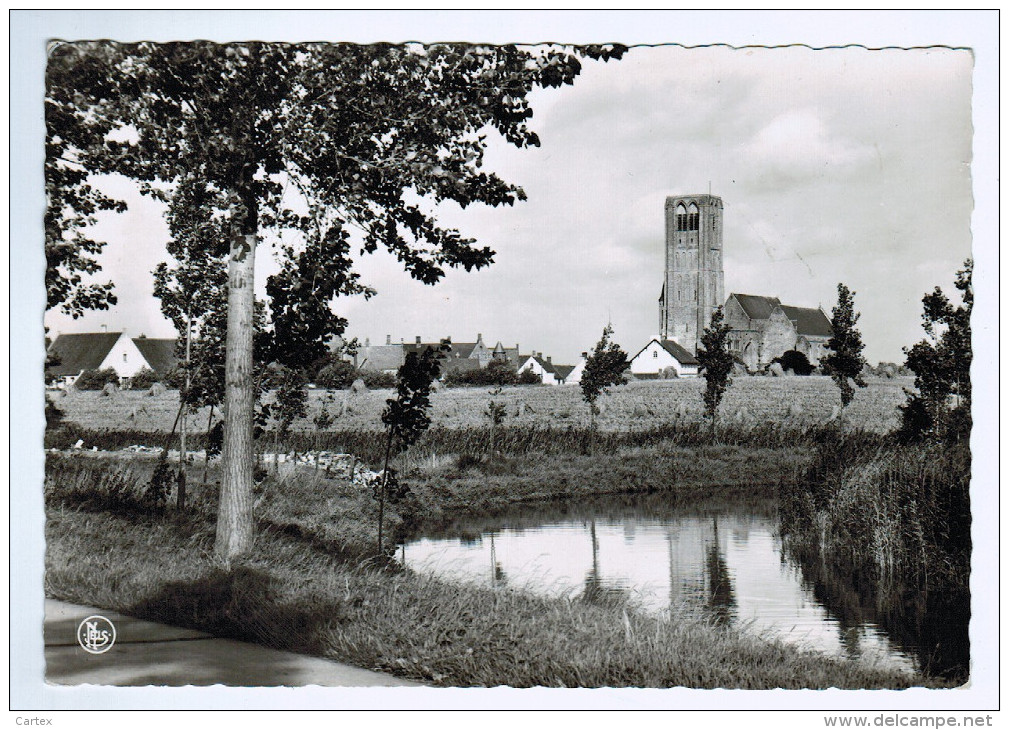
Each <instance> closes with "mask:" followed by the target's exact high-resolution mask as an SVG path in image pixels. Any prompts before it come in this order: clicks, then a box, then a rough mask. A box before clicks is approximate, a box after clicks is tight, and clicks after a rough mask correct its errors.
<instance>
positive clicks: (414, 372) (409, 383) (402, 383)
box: [375, 342, 451, 553]
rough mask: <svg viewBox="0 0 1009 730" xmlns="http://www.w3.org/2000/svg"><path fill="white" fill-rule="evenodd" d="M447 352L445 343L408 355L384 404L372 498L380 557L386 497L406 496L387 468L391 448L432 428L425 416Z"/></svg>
mask: <svg viewBox="0 0 1009 730" xmlns="http://www.w3.org/2000/svg"><path fill="white" fill-rule="evenodd" d="M450 349H451V347H450V346H449V344H448V343H447V342H442V343H441V345H440V346H439V347H437V348H435V347H426V348H424V350H423V351H422V352H421V353H420V354H418V353H416V352H408V353H407V354H406V360H405V361H404V363H403V364H402V365H400V366H399V370H398V371H397V372H396V397H395V398H389V399H387V400H386V401H385V403H386V407H385V410H384V411H382V423H384V424H385V425H386V442H385V461H384V463H383V466H382V479H381V481H380V482H379V485H378V489H377V494H376V495H375V496H376V498H377V499H378V552H379V553H381V552H382V522H383V518H384V516H385V501H386V499H387V498H389V497H392V498H393V499H398V498H400V497H402V496H404V495H405V494H406V490H405V487H404V486H402V485H400V483H399V480H398V479H397V478H396V475H395V472H394V471H393V470H392V469H391V468H390V467H389V459H390V457H391V456H392V447H393V444H394V443H398V445H399V447H400V448H403V449H405V448H407V447H409V446H410V445H411V444H413V442H414V441H416V440H417V439H418V438H420V436H421V434H423V433H424V432H425V431H426V430H427V428H428V426H430V425H431V417H430V416H429V415H428V410H429V409H430V408H431V384H432V383H433V382H434V381H435V380H437V379H438V374H439V372H441V363H440V362H439V361H440V360H441V358H442V357H443V353H446V352H448V351H449V350H450Z"/></svg>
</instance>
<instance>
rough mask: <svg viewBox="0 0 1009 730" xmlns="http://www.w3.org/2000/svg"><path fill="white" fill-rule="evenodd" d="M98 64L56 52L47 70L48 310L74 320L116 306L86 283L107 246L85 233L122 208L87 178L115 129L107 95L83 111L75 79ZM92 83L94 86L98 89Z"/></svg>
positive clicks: (104, 286) (97, 69)
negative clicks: (101, 217) (99, 219)
mask: <svg viewBox="0 0 1009 730" xmlns="http://www.w3.org/2000/svg"><path fill="white" fill-rule="evenodd" d="M103 68H104V66H103V63H102V61H101V60H100V59H96V58H88V57H82V58H77V57H76V54H74V57H73V59H72V60H71V58H70V57H69V56H68V54H67V53H66V52H65V48H60V47H57V48H55V49H54V50H53V52H52V53H51V55H50V62H49V65H48V67H47V69H46V89H47V90H46V97H45V120H46V158H45V168H44V174H45V187H46V199H47V205H46V211H45V251H46V309H47V310H49V309H53V308H56V307H59V308H60V309H61V310H62V311H63V312H65V313H67V314H69V315H71V316H72V317H73V318H74V319H77V318H78V317H80V316H81V315H82V314H83V313H84V312H85V311H86V310H89V309H108V308H109V307H110V306H111V305H113V304H115V303H116V295H115V294H114V293H113V284H112V282H105V283H97V282H96V283H88V282H86V281H85V277H87V276H90V275H92V274H95V273H97V272H98V271H99V270H100V268H101V267H100V265H99V263H98V259H97V258H96V257H97V256H98V255H99V254H100V253H101V251H102V249H103V248H104V246H105V243H104V242H102V241H97V240H95V239H93V238H92V237H91V234H90V232H89V230H88V229H89V228H90V227H91V226H92V225H93V224H94V223H95V222H96V221H97V216H98V214H99V213H100V212H102V211H114V212H123V211H125V210H126V204H125V203H123V202H122V201H120V200H115V199H113V198H111V197H109V196H108V195H106V194H104V193H102V192H101V191H100V190H98V189H97V188H96V187H95V186H94V185H93V184H92V180H91V177H90V176H91V174H92V173H94V172H100V171H101V167H102V165H101V161H102V158H103V157H104V155H105V150H104V140H105V137H106V135H107V134H109V132H111V131H112V130H113V129H114V128H115V127H116V126H117V124H118V118H119V115H118V114H116V113H113V112H112V111H111V108H112V107H113V106H114V103H115V101H114V100H113V99H112V98H111V96H110V95H108V94H100V95H97V94H96V98H93V99H92V100H91V102H90V103H85V104H82V103H80V102H81V100H80V99H79V97H78V91H77V83H76V79H77V78H79V77H80V76H82V75H83V76H94V75H100V73H101V69H103ZM100 83H101V82H100V80H98V79H95V80H94V81H93V82H92V85H93V86H96V87H97V86H99V85H100Z"/></svg>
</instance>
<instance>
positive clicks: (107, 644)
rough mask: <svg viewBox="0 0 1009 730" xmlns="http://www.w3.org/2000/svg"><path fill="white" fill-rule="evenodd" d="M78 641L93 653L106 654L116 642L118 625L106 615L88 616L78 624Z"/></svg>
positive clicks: (83, 647) (87, 650) (85, 649)
mask: <svg viewBox="0 0 1009 730" xmlns="http://www.w3.org/2000/svg"><path fill="white" fill-rule="evenodd" d="M77 641H78V643H80V645H81V648H82V649H84V651H86V652H90V653H91V654H104V653H105V652H107V651H108V650H109V649H111V648H112V645H113V644H115V643H116V627H115V626H113V625H112V622H111V621H109V620H108V619H107V618H105V617H104V616H88V617H87V618H86V619H84V620H83V621H81V623H80V624H79V625H78V626H77Z"/></svg>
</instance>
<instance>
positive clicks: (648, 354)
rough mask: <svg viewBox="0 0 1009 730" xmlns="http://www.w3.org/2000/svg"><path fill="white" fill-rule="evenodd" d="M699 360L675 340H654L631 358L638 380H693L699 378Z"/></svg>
mask: <svg viewBox="0 0 1009 730" xmlns="http://www.w3.org/2000/svg"><path fill="white" fill-rule="evenodd" d="M698 365H699V363H698V362H697V358H695V357H694V356H693V355H691V354H690V353H689V352H688V351H687V350H686V349H684V348H683V347H681V346H680V345H678V344H676V342H674V341H673V340H660V339H658V338H657V337H656V338H652V340H651V342H649V343H648V344H647V345H645V346H644V347H643V348H641V350H640V351H639V352H638V354H637V355H635V356H634V357H632V358H631V364H630V368H631V373H632V374H633V375H634V377H636V378H644V379H648V378H693V377H696V376H697V367H698Z"/></svg>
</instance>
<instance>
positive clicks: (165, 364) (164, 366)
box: [133, 337, 179, 375]
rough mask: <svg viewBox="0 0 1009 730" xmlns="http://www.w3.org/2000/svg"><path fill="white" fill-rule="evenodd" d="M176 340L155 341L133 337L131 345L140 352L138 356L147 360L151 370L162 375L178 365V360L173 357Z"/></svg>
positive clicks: (151, 338)
mask: <svg viewBox="0 0 1009 730" xmlns="http://www.w3.org/2000/svg"><path fill="white" fill-rule="evenodd" d="M175 342H176V340H174V339H171V340H165V339H155V338H153V337H134V338H133V344H134V345H136V346H137V349H138V350H140V354H141V355H143V356H144V359H145V360H147V364H148V365H150V366H151V370H153V371H154V372H156V373H157V374H158V375H164V374H165V373H167V372H168V371H169V370H171V369H172V368H174V367H175V366H176V365H178V363H179V360H178V358H177V357H176V356H175Z"/></svg>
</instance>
